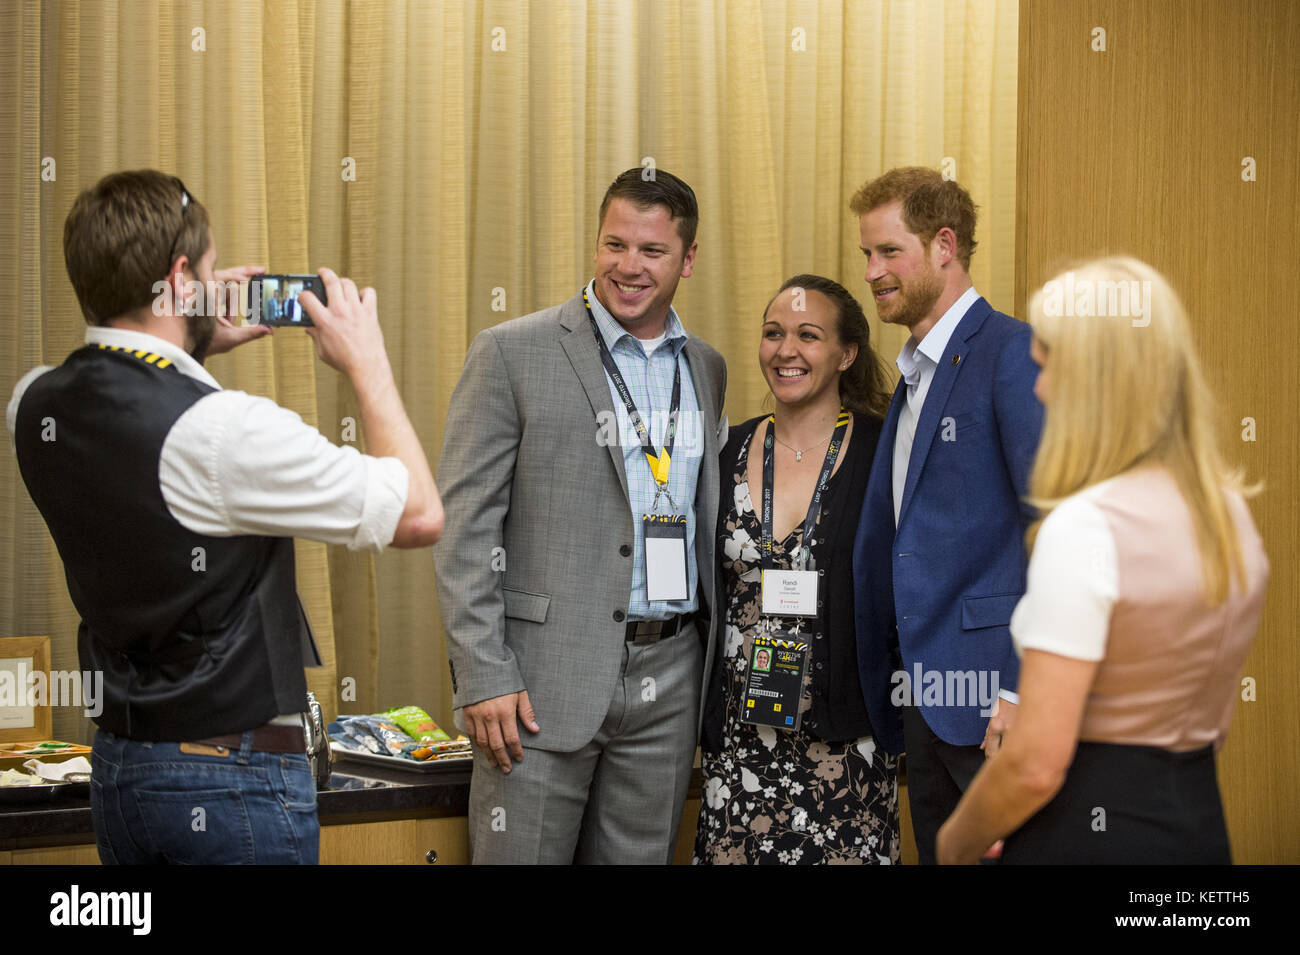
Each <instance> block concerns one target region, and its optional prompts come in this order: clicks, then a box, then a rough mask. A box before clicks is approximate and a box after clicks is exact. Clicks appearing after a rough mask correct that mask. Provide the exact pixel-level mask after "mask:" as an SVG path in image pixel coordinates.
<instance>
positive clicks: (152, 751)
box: [90, 730, 320, 865]
mask: <svg viewBox="0 0 1300 955" xmlns="http://www.w3.org/2000/svg"><path fill="white" fill-rule="evenodd" d="M252 735H253V734H252V733H251V732H248V733H245V734H244V736H243V745H242V746H241V747H240V748H239V749H238V750H234V749H232V750H231V751H230V753H229V755H227V756H209V755H205V754H200V753H182V752H181V749H180V747H181V745H182V744H180V743H145V742H135V741H133V740H129V739H123V738H121V737H119V736H114V735H113V734H112V733H106V732H104V731H103V730H99V731H97V732H96V733H95V744H94V748H93V751H92V753H91V757H90V761H91V777H90V812H91V818H92V820H93V821H94V826H95V838H96V841H97V842H98V844H99V858H100V861H101V862H103V863H104V864H105V865H118V864H121V865H141V864H157V863H179V864H187V865H232V864H254V863H256V864H279V865H286V864H304V865H315V864H316V862H317V860H318V856H319V852H320V823H319V822H318V821H317V819H316V784H315V781H314V780H313V779H312V776H311V770H310V769H309V768H308V765H307V757H306V756H305V755H304V754H302V753H255V752H253V751H252V749H251V746H252Z"/></svg>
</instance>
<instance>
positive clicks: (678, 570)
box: [641, 514, 689, 600]
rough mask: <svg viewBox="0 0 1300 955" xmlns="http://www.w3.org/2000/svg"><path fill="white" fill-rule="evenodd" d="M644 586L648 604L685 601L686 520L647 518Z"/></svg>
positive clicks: (668, 516) (644, 522) (667, 516)
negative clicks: (660, 601)
mask: <svg viewBox="0 0 1300 955" xmlns="http://www.w3.org/2000/svg"><path fill="white" fill-rule="evenodd" d="M641 526H642V527H643V528H644V530H645V585H646V598H647V599H648V600H686V599H688V598H689V595H688V594H687V592H686V518H685V517H679V516H678V515H676V514H646V515H645V516H644V517H642V518H641Z"/></svg>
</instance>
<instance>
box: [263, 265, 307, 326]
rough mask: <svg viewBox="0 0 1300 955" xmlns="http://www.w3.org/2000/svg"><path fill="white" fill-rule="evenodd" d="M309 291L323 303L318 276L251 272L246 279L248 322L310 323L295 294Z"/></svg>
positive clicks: (291, 324)
mask: <svg viewBox="0 0 1300 955" xmlns="http://www.w3.org/2000/svg"><path fill="white" fill-rule="evenodd" d="M306 291H310V292H311V293H312V294H314V295H315V296H316V297H317V298H318V299H320V303H321V304H322V305H324V304H325V284H324V283H323V282H322V281H321V280H320V276H319V275H267V274H263V275H254V276H253V277H252V278H251V279H249V280H248V324H250V325H283V326H291V327H292V326H307V325H310V324H311V323H312V321H311V317H310V316H309V315H308V314H307V311H306V309H304V308H303V307H302V303H301V302H299V301H298V296H299V295H300V294H302V293H303V292H306Z"/></svg>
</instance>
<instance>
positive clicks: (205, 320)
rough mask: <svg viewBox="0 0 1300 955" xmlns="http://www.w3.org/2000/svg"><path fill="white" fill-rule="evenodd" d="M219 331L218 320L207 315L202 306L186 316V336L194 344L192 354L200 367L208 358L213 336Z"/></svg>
mask: <svg viewBox="0 0 1300 955" xmlns="http://www.w3.org/2000/svg"><path fill="white" fill-rule="evenodd" d="M216 331H217V320H216V317H215V316H212V315H209V314H207V312H206V310H205V309H204V308H203V307H202V306H200V307H199V308H198V309H197V310H196V311H195V312H194V313H193V314H187V315H186V316H185V334H186V337H187V338H189V340H190V342H191V343H192V344H191V346H190V354H191V355H192V356H194V360H195V361H197V362H198V363H199V364H200V365H201V364H203V359H204V358H205V357H207V354H208V346H209V345H211V344H212V336H213V335H215V334H216Z"/></svg>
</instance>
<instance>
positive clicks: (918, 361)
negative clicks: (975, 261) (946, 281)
mask: <svg viewBox="0 0 1300 955" xmlns="http://www.w3.org/2000/svg"><path fill="white" fill-rule="evenodd" d="M979 298H980V293H979V292H977V291H975V287H974V286H973V285H972V286H971V287H970V288H968V289H967V290H966V291H964V292H962V293H961V295H960V296H959V297H958V299H957V301H955V302H953V303H952V305H950V306H949V307H948V311H946V312H944V313H943V317H942V318H940V319H939V321H937V322H935V324H934V327H933V328H931V329H930V331H929V332H928V333H926V336H925V338H923V339H922V340H921V341H920V342H919V343H918V342H917V340H916V339H915V338H913V337H912V336H910V335H909V336H908V337H907V341H906V342H904V343H903V350H902V351H900V352H899V353H898V359H897V362H896V364H897V365H898V370H899V371H900V372H902V374H903V378H904V379H905V380H906V381H907V383H908V384H909V385H913V386H915V385H916V384H917V383H918V382H919V381H920V376H921V369H922V368H923V366H924V365H925V364H926V363H929V364H931V365H938V364H939V359H940V358H942V357H943V353H944V350H945V349H946V348H947V347H948V341H949V339H951V338H952V333H953V332H955V331H956V330H957V325H958V323H960V322H961V320H962V318H963V317H964V316H965V315H966V312H967V311H969V309H970V307H971V306H972V305H974V304H975V303H976V302H978V301H979ZM918 356H919V357H918Z"/></svg>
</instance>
